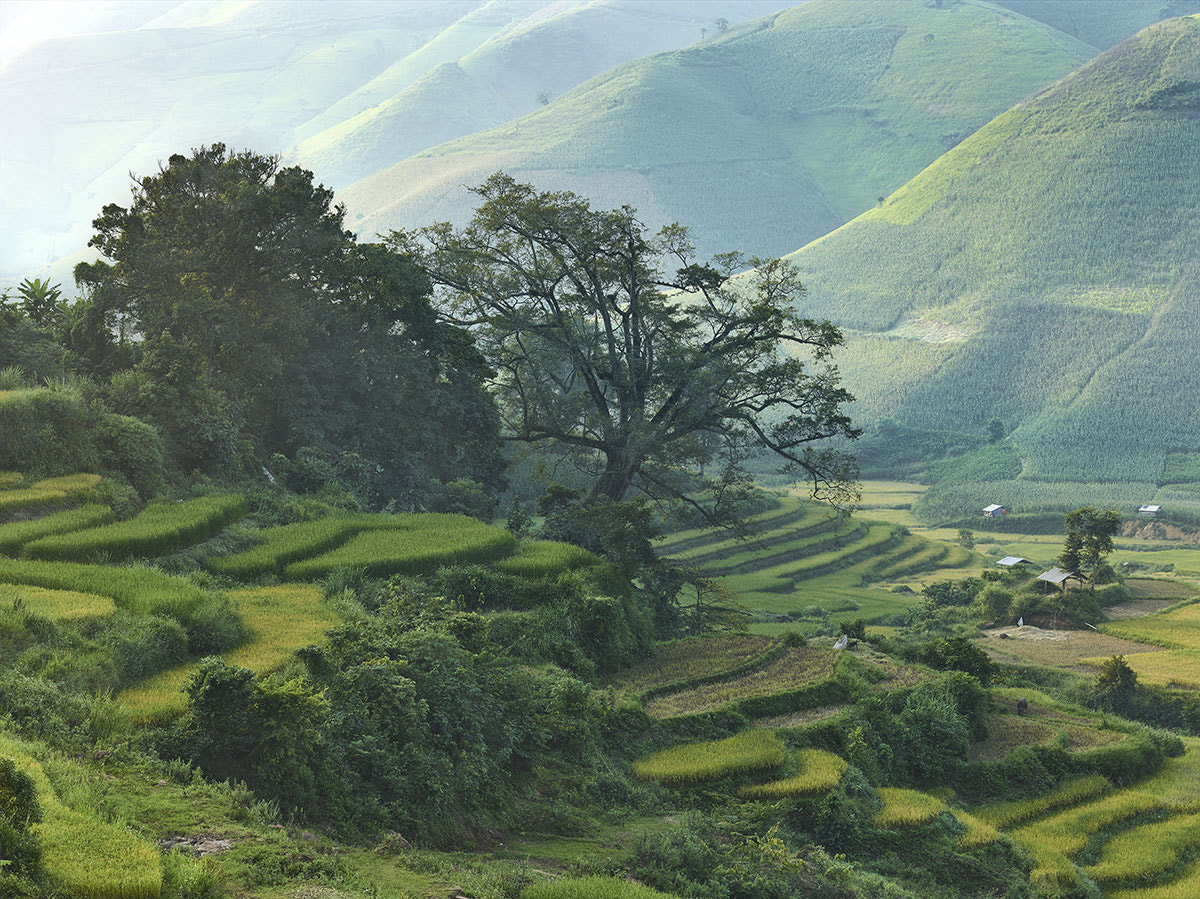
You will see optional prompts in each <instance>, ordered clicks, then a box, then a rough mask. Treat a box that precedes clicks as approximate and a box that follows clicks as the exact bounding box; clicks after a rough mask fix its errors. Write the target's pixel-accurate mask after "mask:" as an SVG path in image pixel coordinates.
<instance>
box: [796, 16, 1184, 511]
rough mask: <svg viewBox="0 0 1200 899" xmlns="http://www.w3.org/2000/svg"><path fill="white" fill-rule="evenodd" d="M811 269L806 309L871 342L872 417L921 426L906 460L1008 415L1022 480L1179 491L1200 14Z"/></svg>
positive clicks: (821, 251)
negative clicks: (920, 447) (932, 435)
mask: <svg viewBox="0 0 1200 899" xmlns="http://www.w3.org/2000/svg"><path fill="white" fill-rule="evenodd" d="M791 258H792V259H793V261H795V262H796V264H797V265H799V266H800V267H801V269H802V270H803V272H804V278H805V283H806V284H807V286H808V289H809V293H808V297H807V299H806V306H805V310H804V311H805V312H806V313H808V314H812V315H814V316H819V317H828V318H831V319H833V320H835V321H837V322H840V323H841V324H843V325H844V326H846V327H848V328H852V329H857V333H856V334H855V335H854V337H853V338H852V340H851V347H850V348H849V349H848V350H847V351H846V352H845V353H844V355H843V357H842V360H841V368H842V372H843V375H844V376H845V379H846V380H847V381H848V383H849V385H850V386H851V388H852V389H853V390H854V391H855V392H856V393H857V394H858V396H859V400H860V402H859V412H858V414H859V417H860V419H861V420H863V421H864V422H865V423H868V424H869V423H871V422H872V421H873V420H874V419H875V418H876V417H888V418H892V419H894V420H895V421H896V422H897V423H898V425H899V426H901V427H902V428H908V429H912V433H910V434H909V435H908V436H907V437H906V438H904V439H900V438H899V437H897V438H896V439H895V440H894V441H893V446H892V447H891V450H892V451H893V454H894V455H896V456H897V457H899V454H900V453H902V452H903V450H904V446H905V445H906V444H909V443H911V442H912V441H914V440H917V439H921V438H919V433H920V432H928V431H936V432H939V433H941V434H943V435H944V436H945V441H944V443H946V444H947V445H948V444H950V443H952V442H954V441H955V440H957V438H956V437H954V436H952V435H953V433H955V432H958V433H963V432H965V433H970V434H982V433H983V431H984V428H985V425H986V423H987V422H988V421H989V420H990V419H992V418H993V417H996V418H999V419H1000V420H1001V421H1002V423H1003V425H1004V431H1005V433H1006V434H1007V435H1008V436H1009V439H1008V440H1007V441H1005V444H1004V445H1005V446H1006V447H1009V448H1010V450H1011V449H1015V450H1016V451H1017V452H1016V453H1011V459H1012V460H1013V461H1012V463H1011V464H1009V468H1008V471H1007V474H1006V475H1005V476H1007V477H1014V476H1016V475H1017V474H1018V473H1020V474H1021V477H1022V478H1025V479H1034V480H1037V479H1044V480H1059V481H1061V480H1067V481H1110V482H1111V481H1126V482H1139V483H1144V484H1148V485H1151V487H1153V485H1154V484H1156V483H1158V484H1162V483H1166V482H1168V481H1170V480H1171V477H1170V475H1169V474H1168V473H1167V472H1166V466H1167V461H1168V455H1169V454H1171V453H1172V452H1174V453H1175V454H1176V455H1175V456H1174V457H1172V459H1173V461H1172V463H1171V464H1172V466H1173V467H1175V468H1179V469H1180V470H1183V469H1186V468H1187V466H1188V465H1189V464H1191V463H1189V462H1188V459H1193V460H1200V456H1196V455H1195V453H1197V451H1200V399H1198V398H1200V364H1198V363H1197V360H1198V359H1200V16H1192V17H1188V18H1178V19H1172V20H1168V21H1165V22H1162V23H1160V24H1157V25H1154V26H1152V27H1150V28H1148V29H1146V30H1145V31H1143V32H1141V33H1140V34H1138V35H1137V36H1136V37H1135V38H1133V39H1131V40H1129V41H1127V42H1125V43H1123V44H1120V45H1118V46H1117V47H1115V48H1114V49H1112V50H1109V51H1107V52H1106V53H1104V54H1103V55H1101V56H1100V57H1098V58H1097V59H1096V60H1094V61H1093V62H1091V63H1089V64H1088V65H1086V66H1084V67H1083V68H1082V69H1081V70H1079V71H1078V72H1076V73H1074V74H1073V75H1071V76H1070V77H1069V78H1066V79H1063V80H1062V81H1060V82H1059V83H1057V84H1055V85H1054V86H1052V87H1050V88H1048V89H1046V90H1044V91H1042V92H1041V93H1039V94H1038V95H1037V96H1035V97H1033V98H1031V99H1029V100H1028V101H1025V102H1022V103H1020V104H1018V105H1017V106H1015V107H1014V108H1013V109H1011V110H1009V111H1007V112H1005V113H1003V114H1002V115H1000V116H998V117H997V118H996V119H995V120H993V121H992V122H990V123H989V124H988V125H986V126H985V127H984V128H981V129H980V130H979V131H978V132H977V133H975V134H974V135H972V136H971V137H969V138H968V139H966V140H965V141H963V142H962V143H961V144H959V145H958V146H957V147H955V148H954V149H953V150H951V151H950V152H948V153H946V154H945V155H944V156H942V157H941V158H940V159H938V160H937V161H936V162H935V163H933V164H932V165H930V166H929V167H928V168H927V169H925V170H924V171H923V172H921V173H920V174H919V175H918V176H917V177H915V178H913V179H912V180H911V181H910V182H909V183H908V184H906V185H905V186H904V187H902V188H901V189H900V190H898V191H896V192H895V193H894V194H892V195H891V196H890V197H888V199H887V200H886V201H885V202H884V203H882V204H880V205H879V206H878V207H877V208H874V209H871V210H869V211H868V212H866V213H864V214H863V215H861V216H859V217H858V218H856V219H855V220H854V221H852V222H850V223H849V224H847V225H845V226H844V227H842V228H840V229H839V230H837V231H835V232H833V233H832V234H829V235H827V236H825V237H823V238H821V239H819V240H817V241H815V242H813V243H811V244H810V245H808V246H806V247H804V248H803V249H802V250H800V251H798V252H796V253H795V254H793V256H792V257H791ZM924 439H927V437H926V438H924ZM934 442H936V441H934ZM877 449H878V448H877ZM1188 454H1192V455H1188ZM1018 455H1019V457H1020V458H1019V459H1018V458H1017V457H1018ZM999 459H1000V457H999V456H997V457H996V460H999ZM1013 466H1015V467H1013ZM1000 468H1001V469H1004V468H1005V465H1004V464H1001V465H1000ZM993 501H994V500H993Z"/></svg>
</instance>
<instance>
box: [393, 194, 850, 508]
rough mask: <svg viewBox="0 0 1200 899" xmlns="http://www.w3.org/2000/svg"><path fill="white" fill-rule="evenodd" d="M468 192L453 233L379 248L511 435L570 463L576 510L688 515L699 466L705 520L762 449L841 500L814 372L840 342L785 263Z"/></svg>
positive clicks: (836, 406)
mask: <svg viewBox="0 0 1200 899" xmlns="http://www.w3.org/2000/svg"><path fill="white" fill-rule="evenodd" d="M474 192H475V193H476V194H477V195H478V196H479V197H480V198H481V200H482V203H481V205H480V206H479V207H478V209H477V210H476V212H475V215H474V217H473V219H472V220H471V221H470V223H469V224H467V225H466V226H465V227H462V228H455V227H453V226H452V225H451V224H449V223H441V224H437V225H432V226H429V227H426V228H422V229H418V230H414V231H404V232H401V231H393V232H392V233H391V235H390V236H389V237H388V239H387V241H386V242H387V243H388V244H389V245H390V246H391V247H392V248H394V249H396V250H398V251H400V252H402V253H404V254H406V255H409V256H411V257H412V258H413V259H415V260H416V261H417V262H418V263H419V265H420V266H421V267H422V268H423V269H424V271H426V272H427V273H428V275H429V277H430V278H431V279H432V281H433V283H434V284H435V285H436V288H437V293H436V296H437V300H436V305H437V308H438V309H439V311H440V312H441V313H442V315H443V317H444V318H445V319H446V320H448V321H450V322H453V323H454V324H456V325H459V326H462V327H466V328H470V329H471V330H472V332H473V333H474V334H475V336H476V339H477V341H478V343H479V346H480V348H481V349H482V351H483V353H484V355H485V356H486V358H487V360H488V362H489V363H490V365H491V367H492V368H493V369H494V370H495V373H496V374H495V377H494V378H493V379H492V386H493V388H494V389H495V392H496V395H497V398H498V401H499V403H500V410H501V415H502V417H503V423H504V426H505V428H506V436H507V437H508V438H509V439H511V440H516V441H523V442H526V443H531V444H540V445H548V446H551V447H554V448H556V449H559V450H561V451H563V452H565V453H566V454H567V455H569V457H570V458H571V459H572V460H573V461H574V462H576V463H577V464H578V465H579V466H580V468H581V469H582V470H583V471H584V472H585V473H586V475H587V476H588V477H589V480H590V483H591V488H590V493H589V495H588V496H587V497H586V499H587V500H590V501H595V500H599V499H607V500H612V501H621V500H623V499H625V498H626V497H628V496H629V495H630V494H631V493H632V494H635V495H643V496H647V497H651V498H655V499H665V498H674V499H681V498H682V499H687V500H688V501H691V502H693V503H695V500H694V499H692V498H689V496H688V494H689V491H691V490H694V489H695V488H696V487H698V486H700V484H701V482H700V480H699V477H698V476H699V475H700V473H701V472H706V474H707V475H708V480H707V482H706V483H705V484H704V486H705V487H707V488H709V489H711V490H713V491H714V492H715V494H716V496H717V497H718V502H717V507H718V508H719V506H720V498H721V497H722V496H723V495H725V493H726V492H728V493H729V494H730V495H732V494H734V493H736V491H737V488H738V487H740V486H742V485H744V484H745V483H746V482H747V476H746V468H745V464H746V463H747V461H748V460H750V459H751V458H753V457H755V456H756V455H758V454H763V453H766V454H773V455H774V456H776V457H778V458H779V459H781V460H782V462H783V463H784V464H785V466H786V467H787V468H789V469H790V470H792V471H794V472H796V473H798V474H800V475H802V476H804V477H806V478H807V479H809V480H810V481H811V483H812V485H813V489H814V492H815V493H817V494H818V495H820V496H822V497H826V498H830V499H834V500H846V499H847V498H848V497H849V496H850V495H851V493H852V491H853V484H854V466H853V462H852V460H851V458H850V457H849V456H848V455H846V454H844V453H842V452H839V451H837V450H834V449H831V448H830V447H829V446H828V445H827V444H825V443H824V442H825V441H827V440H828V439H829V438H854V437H856V436H857V435H858V431H857V430H856V429H855V428H853V427H852V425H851V422H850V419H849V418H848V417H847V415H846V414H845V412H844V411H843V409H842V404H843V403H846V402H848V401H850V400H851V399H852V397H851V396H850V394H849V393H848V392H847V391H846V390H844V389H843V388H842V387H841V386H840V385H839V383H838V375H837V370H836V368H834V367H833V365H832V364H831V362H830V359H831V356H832V353H833V350H834V349H835V348H836V347H837V346H839V345H840V344H841V343H842V335H841V333H840V332H839V331H838V329H837V328H835V327H834V326H833V325H832V324H830V323H829V322H825V321H820V322H819V321H813V320H811V319H806V318H802V317H801V316H800V315H798V314H797V313H796V312H795V311H794V310H795V309H796V308H797V305H798V303H800V301H801V300H802V298H803V295H804V288H803V286H802V285H801V283H800V280H799V278H798V276H797V272H796V271H795V269H793V268H792V267H791V266H789V265H788V264H786V263H784V262H783V261H781V260H778V259H770V260H761V259H756V258H749V259H747V258H745V257H743V256H742V255H740V254H737V253H729V254H724V255H721V256H718V257H716V258H714V259H713V260H711V261H709V262H707V263H701V262H699V261H698V260H697V259H696V256H695V253H694V251H693V248H692V246H691V244H690V243H689V240H688V232H687V229H686V228H683V227H681V226H679V225H671V226H668V227H666V228H663V229H662V230H661V231H659V232H658V233H649V232H648V230H647V229H646V228H645V227H644V226H643V224H642V223H641V222H640V221H639V219H638V217H637V213H636V211H635V210H634V209H632V208H630V207H628V206H625V207H622V208H620V209H614V210H596V209H592V208H591V206H590V205H589V204H588V202H587V201H586V200H584V199H583V198H581V197H578V196H576V195H575V194H572V193H569V192H568V193H546V192H538V191H537V190H535V189H534V187H532V186H531V185H527V184H519V183H517V182H516V181H514V180H513V179H512V178H511V177H509V176H507V175H505V174H503V173H497V174H495V175H493V176H492V177H491V178H489V179H488V180H487V181H486V182H485V183H484V184H483V185H481V186H480V187H478V188H475V189H474ZM748 266H749V267H750V268H749V271H746V269H747V267H748ZM706 466H709V467H708V468H707V471H706V468H705V467H706Z"/></svg>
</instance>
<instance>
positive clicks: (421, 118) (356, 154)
mask: <svg viewBox="0 0 1200 899" xmlns="http://www.w3.org/2000/svg"><path fill="white" fill-rule="evenodd" d="M520 5H521V4H506V5H505V6H503V7H499V8H497V6H496V4H491V3H489V4H487V5H486V6H484V7H481V8H480V9H478V10H476V11H474V12H473V13H472V14H471V15H469V16H464V17H463V19H461V20H459V21H458V22H456V23H455V24H454V26H453V27H452V28H450V29H447V30H446V31H445V32H444V33H443V34H441V35H439V37H438V40H437V41H436V42H433V43H432V44H431V49H432V47H433V45H434V44H436V45H437V46H438V47H439V48H444V47H445V46H446V45H447V44H454V45H455V46H456V47H458V49H459V50H460V51H462V52H460V53H459V54H458V55H457V56H455V57H454V58H446V59H444V60H443V61H441V62H440V64H439V65H437V66H435V67H433V68H432V69H429V70H428V71H418V70H417V69H415V68H414V66H413V65H412V64H411V61H410V60H407V59H405V60H402V61H400V62H399V63H397V64H396V65H394V66H391V67H389V68H388V69H387V70H386V71H384V72H383V73H381V74H380V75H379V76H377V77H376V78H374V79H372V81H371V82H370V83H368V84H367V85H366V86H364V87H363V88H362V89H361V90H359V91H357V92H355V93H354V94H353V95H351V96H350V97H347V98H346V99H345V100H343V101H341V102H339V103H336V104H334V105H333V106H332V107H330V108H329V109H328V110H327V111H326V112H325V113H324V114H322V115H321V116H318V117H317V118H316V119H314V120H313V121H312V122H310V123H308V124H306V125H305V126H304V127H303V128H301V129H299V130H298V132H297V137H298V138H300V139H301V140H300V143H299V144H298V146H297V147H296V151H295V157H296V159H297V160H298V161H299V162H300V163H301V164H302V165H304V166H305V168H309V169H312V170H313V171H314V172H319V173H320V174H321V177H322V178H323V179H325V180H326V181H327V182H328V183H332V184H336V185H339V186H340V185H347V184H350V183H351V182H353V181H357V180H359V179H360V178H364V177H366V176H367V175H370V174H372V173H374V172H377V171H379V170H380V169H382V168H386V167H387V166H390V165H392V164H393V163H396V162H398V161H399V160H401V159H404V158H405V157H407V156H411V155H413V154H414V153H417V152H419V151H421V150H425V149H427V148H429V147H433V146H435V145H437V144H440V143H443V142H445V141H448V140H452V139H453V138H456V137H461V136H462V135H464V134H471V133H473V132H476V131H483V130H485V129H488V128H491V127H493V126H495V125H499V124H501V123H503V122H507V121H509V120H510V119H514V118H516V117H517V116H520V115H523V114H525V113H528V112H531V111H533V110H535V109H537V108H538V107H539V105H543V104H544V102H548V101H549V100H550V99H551V98H553V97H557V96H559V95H561V94H562V93H564V92H566V91H568V90H570V89H571V88H573V87H575V85H577V84H579V83H581V82H583V81H585V80H586V79H588V78H590V77H591V76H593V75H596V74H599V73H600V72H603V71H605V70H606V69H609V68H611V67H612V66H614V65H617V64H619V63H622V62H625V61H626V60H629V59H634V58H637V57H640V56H645V55H647V54H650V53H657V52H660V51H662V50H667V49H673V48H675V47H682V46H686V45H688V44H691V43H693V42H695V41H696V40H698V39H700V37H701V36H702V34H703V33H704V32H705V31H707V32H711V33H712V34H717V33H718V26H717V24H716V22H717V20H718V19H720V20H723V21H724V23H725V24H726V25H728V23H731V22H732V23H737V22H740V21H742V20H744V19H747V18H752V17H755V16H761V15H763V14H765V13H769V12H774V11H776V10H779V9H783V8H784V7H786V6H788V5H789V2H788V0H749V2H747V0H718V2H707V3H678V2H669V0H668V2H664V0H605V2H583V3H579V2H576V3H559V4H552V3H545V2H526V3H525V4H524V6H526V7H529V9H528V10H527V15H526V17H525V18H524V19H522V20H521V21H519V22H518V23H517V24H516V25H513V26H511V27H508V28H503V29H502V28H499V27H498V25H499V24H504V25H509V24H510V23H509V22H507V21H503V18H502V17H503V15H505V14H507V15H511V7H512V6H520ZM464 32H466V33H470V34H476V33H479V34H482V33H486V34H487V35H488V39H487V40H485V41H483V42H478V41H477V40H475V41H472V43H475V44H476V46H474V47H473V48H471V49H469V52H466V51H467V50H468V47H469V46H470V45H469V44H464V43H463V42H462V40H461V34H462V33H464ZM444 55H446V56H448V54H444ZM417 76H419V77H417ZM364 100H367V101H374V102H371V103H370V105H369V106H363V102H364ZM317 124H327V127H325V128H323V129H322V130H320V131H315V130H314V126H315V125H317Z"/></svg>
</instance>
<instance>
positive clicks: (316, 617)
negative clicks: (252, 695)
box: [117, 584, 338, 722]
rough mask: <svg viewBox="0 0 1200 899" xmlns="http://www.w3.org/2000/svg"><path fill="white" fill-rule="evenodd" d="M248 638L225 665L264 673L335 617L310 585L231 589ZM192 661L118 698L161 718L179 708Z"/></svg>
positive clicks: (139, 713)
mask: <svg viewBox="0 0 1200 899" xmlns="http://www.w3.org/2000/svg"><path fill="white" fill-rule="evenodd" d="M229 598H230V599H231V600H232V601H233V603H234V604H235V605H236V606H237V610H238V612H239V613H241V616H242V619H243V620H244V621H245V622H246V627H247V628H248V629H249V631H250V640H249V641H247V642H246V643H244V644H242V645H241V646H239V647H237V648H236V649H233V650H231V651H230V652H228V653H226V654H225V655H224V659H225V661H226V662H227V663H228V664H230V665H237V666H240V667H242V668H249V669H250V670H251V671H254V672H257V673H259V674H267V673H269V672H271V671H275V670H277V669H278V668H281V667H282V666H283V665H284V663H286V662H287V660H288V659H290V658H291V657H292V654H293V653H295V651H296V650H297V649H301V648H302V647H305V646H309V645H312V644H314V643H320V642H322V641H323V639H324V635H325V632H326V631H327V630H328V629H329V628H331V627H333V626H334V625H335V624H337V622H338V617H337V615H336V614H335V613H334V612H333V610H332V609H330V608H329V607H328V606H326V605H325V603H324V598H323V595H322V592H321V590H320V588H319V587H317V586H315V585H313V584H280V585H278V586H273V587H254V588H250V589H246V590H230V591H229ZM196 667H197V666H196V665H195V664H188V665H180V666H178V667H175V668H171V669H169V670H167V671H162V672H160V673H159V674H156V675H155V676H154V677H151V678H148V679H146V680H145V681H142V682H141V683H140V684H136V685H134V686H132V687H129V688H127V689H125V690H122V691H121V692H120V693H119V694H118V695H117V701H118V702H120V703H121V705H123V706H125V707H126V708H127V709H129V710H130V711H131V712H132V713H133V714H134V717H135V718H136V719H138V720H139V721H143V722H152V721H156V720H161V719H163V718H165V717H167V716H169V715H173V714H177V713H179V712H181V711H182V710H183V708H184V706H185V705H186V702H185V698H184V695H183V692H182V690H183V687H184V685H186V684H187V682H188V680H189V679H190V678H191V676H192V674H193V672H195V670H196Z"/></svg>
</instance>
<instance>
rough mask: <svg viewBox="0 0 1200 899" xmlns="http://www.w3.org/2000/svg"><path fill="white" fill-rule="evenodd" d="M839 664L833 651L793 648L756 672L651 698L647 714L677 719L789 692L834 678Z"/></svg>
mask: <svg viewBox="0 0 1200 899" xmlns="http://www.w3.org/2000/svg"><path fill="white" fill-rule="evenodd" d="M836 661H837V658H836V654H835V653H834V651H833V650H831V649H823V648H818V647H813V646H793V647H791V648H789V649H788V650H787V651H786V652H785V653H784V654H783V655H782V656H780V657H779V658H778V659H776V660H775V661H773V662H771V663H770V664H768V665H765V666H764V667H762V668H760V669H758V670H757V671H751V672H749V673H747V674H745V675H742V676H741V677H738V678H735V679H733V680H728V681H718V682H717V683H712V684H703V685H701V686H698V687H692V688H690V689H686V690H680V691H678V692H676V693H668V694H667V695H665V696H659V697H657V698H655V699H652V700H650V701H649V702H648V703H646V711H647V712H649V713H650V714H651V715H653V716H654V717H655V718H674V717H677V716H679V715H695V714H699V713H701V712H708V711H712V710H713V709H719V708H721V707H722V706H725V705H729V704H730V703H734V702H741V701H744V700H747V699H755V698H758V697H764V696H773V695H776V694H780V693H790V692H793V691H797V690H801V689H803V688H805V687H809V686H812V685H814V684H818V683H820V682H822V681H825V680H828V679H829V678H831V677H832V676H833V671H834V666H835V664H836Z"/></svg>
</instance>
